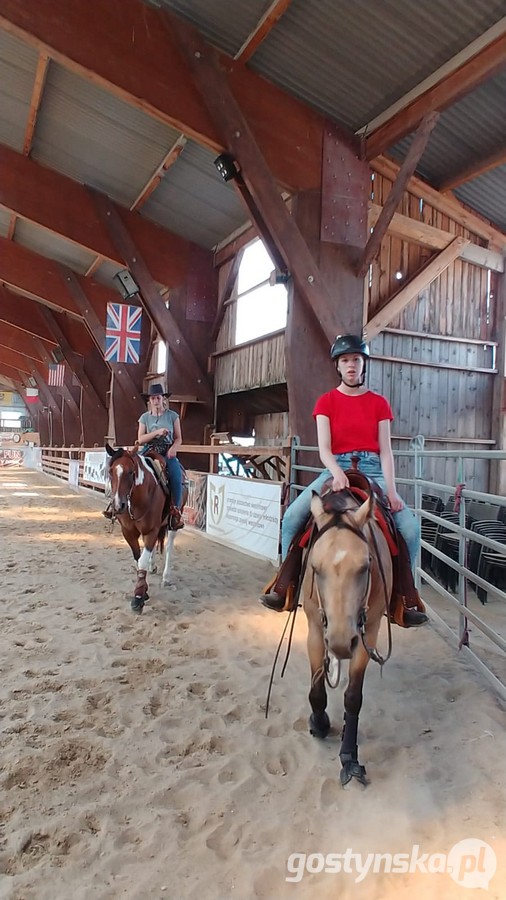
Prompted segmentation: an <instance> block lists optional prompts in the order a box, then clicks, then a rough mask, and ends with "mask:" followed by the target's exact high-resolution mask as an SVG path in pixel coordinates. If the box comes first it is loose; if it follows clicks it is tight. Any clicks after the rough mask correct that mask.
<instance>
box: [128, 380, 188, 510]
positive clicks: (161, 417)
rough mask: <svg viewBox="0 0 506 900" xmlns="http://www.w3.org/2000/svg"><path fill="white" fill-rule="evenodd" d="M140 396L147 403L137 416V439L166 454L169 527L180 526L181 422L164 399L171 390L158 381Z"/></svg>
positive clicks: (181, 495)
mask: <svg viewBox="0 0 506 900" xmlns="http://www.w3.org/2000/svg"><path fill="white" fill-rule="evenodd" d="M142 396H143V397H144V400H146V402H147V404H148V412H145V413H143V414H142V416H141V417H140V419H139V430H138V433H137V442H138V444H139V445H140V446H143V445H144V446H145V447H146V445H147V447H146V448H152V449H153V450H156V452H157V453H159V454H160V455H161V456H164V457H165V463H166V466H167V477H168V479H169V484H170V493H171V499H172V506H171V510H170V512H171V520H172V528H183V527H184V522H183V518H182V515H181V502H182V499H183V471H182V469H181V466H180V464H179V460H178V458H177V451H178V448H179V447H180V446H181V444H182V443H183V438H182V435H181V422H180V419H179V416H178V414H177V413H176V412H174V410H173V409H169V408H168V406H167V404H166V403H165V402H164V400H165V399H168V398H169V397H170V394H168V393H167V392H166V391H164V389H163V387H162V385H161V384H150V386H149V390H148V393H147V394H143V395H142Z"/></svg>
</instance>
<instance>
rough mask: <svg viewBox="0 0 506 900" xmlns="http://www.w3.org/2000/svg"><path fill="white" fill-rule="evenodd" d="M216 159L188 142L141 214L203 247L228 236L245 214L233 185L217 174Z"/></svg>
mask: <svg viewBox="0 0 506 900" xmlns="http://www.w3.org/2000/svg"><path fill="white" fill-rule="evenodd" d="M215 158H216V153H212V152H210V151H209V150H206V149H205V148H204V147H200V146H199V145H198V144H196V143H195V142H194V141H188V143H187V144H186V146H185V148H184V150H183V152H182V153H181V155H180V157H179V158H178V160H177V161H176V162H175V163H174V165H172V166H171V167H170V168H169V169H168V170H167V172H166V174H165V177H164V178H163V180H162V181H161V183H160V185H159V186H158V187H157V189H156V191H154V192H153V194H152V195H151V197H150V198H149V200H148V201H147V203H146V204H145V205H144V206H142V207H141V210H140V212H141V215H143V216H146V217H147V218H148V219H153V221H155V222H158V224H159V225H162V226H163V227H164V228H168V229H169V230H170V231H174V232H175V233H176V234H180V235H181V236H182V237H185V238H187V239H188V240H191V241H195V243H197V244H201V245H202V246H203V247H209V248H211V247H214V246H215V244H217V243H219V242H220V241H221V240H223V238H225V237H227V236H228V235H229V234H230V233H231V232H232V231H234V229H235V228H238V227H239V225H242V224H243V223H244V222H245V221H246V220H247V218H248V214H247V212H246V211H245V209H244V207H243V206H242V203H241V201H240V200H239V197H238V196H237V194H236V193H235V190H234V188H233V187H232V185H231V184H230V183H229V184H226V183H225V182H224V181H223V179H222V178H221V176H220V175H218V172H217V171H216V168H215V167H214V165H213V160H214V159H215Z"/></svg>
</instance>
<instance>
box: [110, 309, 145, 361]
mask: <svg viewBox="0 0 506 900" xmlns="http://www.w3.org/2000/svg"><path fill="white" fill-rule="evenodd" d="M141 322H142V309H141V307H140V306H126V304H124V303H108V304H107V324H106V328H105V360H106V362H116V363H138V362H139V359H140V355H141Z"/></svg>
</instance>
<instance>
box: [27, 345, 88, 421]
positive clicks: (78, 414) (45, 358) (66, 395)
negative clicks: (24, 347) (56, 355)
mask: <svg viewBox="0 0 506 900" xmlns="http://www.w3.org/2000/svg"><path fill="white" fill-rule="evenodd" d="M32 341H33V344H34V347H35V348H36V349H38V350H39V352H40V353H41V356H42V360H43V362H44V363H45V364H46V366H49V365H51V363H52V362H53V360H52V357H50V356H49V355H48V354H47V352H46V349H45V347H44V346H43V345H41V344H42V342H41V341H40V340H39V339H38V338H32ZM67 377H68V375H67V372H65V375H64V380H63V385H62V387H61V392H62V394H63V397H64V399H65V400H66V401H67V403H68V405H69V407H70V409H71V410H72V412H73V413H74V415H75V416H76V417H77V418H78V419H79V421H81V410H80V409H79V407H78V405H77V403H76V401H75V400H74V397H73V396H72V392H71V390H70V388H69V386H68V384H67V382H66V380H65V379H66V378H67Z"/></svg>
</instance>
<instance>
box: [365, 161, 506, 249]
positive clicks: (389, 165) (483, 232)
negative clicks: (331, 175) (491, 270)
mask: <svg viewBox="0 0 506 900" xmlns="http://www.w3.org/2000/svg"><path fill="white" fill-rule="evenodd" d="M399 168H400V165H399V163H398V162H395V160H393V159H389V158H388V157H387V156H379V157H378V158H377V159H374V160H372V162H371V169H372V170H373V171H374V172H377V173H378V174H379V175H383V176H384V177H385V178H388V179H389V180H390V181H395V179H396V178H397V173H398V171H399ZM408 191H409V193H410V194H412V195H413V196H414V197H419V198H420V199H421V200H423V201H424V202H426V203H428V204H429V205H430V206H432V207H433V208H434V209H437V210H439V212H442V213H443V214H444V215H445V216H449V217H450V218H451V219H453V221H454V222H456V223H457V224H458V225H462V226H463V227H464V228H468V229H469V231H472V232H473V234H477V235H479V236H480V237H482V238H485V240H487V241H489V242H490V246H491V247H492V248H493V249H495V250H500V251H502V250H503V249H504V246H505V244H506V235H504V233H503V232H502V231H500V230H499V229H498V228H494V226H493V225H491V224H490V222H488V221H487V220H486V219H484V218H483V216H480V215H479V213H476V212H473V211H472V210H470V209H468V208H467V207H465V206H464V205H463V204H462V203H460V202H459V201H458V200H457V198H456V197H454V196H453V195H452V194H441V193H440V192H439V191H437V190H436V188H433V187H431V185H430V184H427V182H425V181H422V179H421V178H417V176H416V175H413V177H412V178H411V179H410V182H409V185H408Z"/></svg>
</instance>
